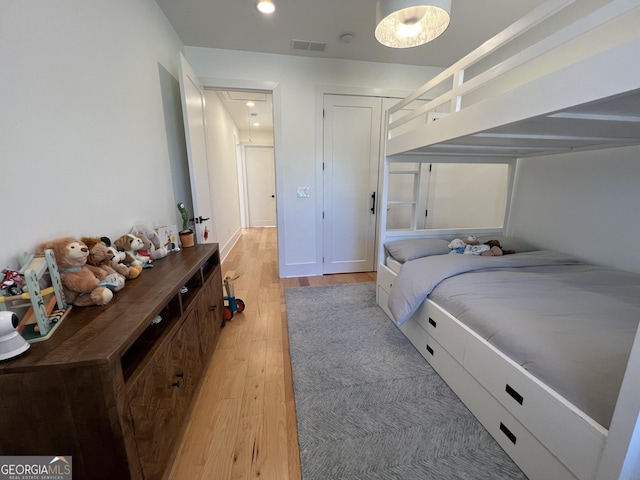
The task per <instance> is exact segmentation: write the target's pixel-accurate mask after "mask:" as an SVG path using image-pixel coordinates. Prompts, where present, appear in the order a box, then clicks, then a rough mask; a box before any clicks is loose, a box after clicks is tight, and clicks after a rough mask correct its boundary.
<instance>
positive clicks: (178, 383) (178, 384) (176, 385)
mask: <svg viewBox="0 0 640 480" xmlns="http://www.w3.org/2000/svg"><path fill="white" fill-rule="evenodd" d="M171 386H172V387H176V388H180V380H177V381H175V382H173V383H172V384H171Z"/></svg>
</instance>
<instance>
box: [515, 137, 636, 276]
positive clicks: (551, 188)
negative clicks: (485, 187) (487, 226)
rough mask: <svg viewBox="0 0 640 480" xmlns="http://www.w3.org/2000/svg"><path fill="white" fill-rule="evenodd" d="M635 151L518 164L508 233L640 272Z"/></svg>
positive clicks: (537, 160) (597, 261)
mask: <svg viewBox="0 0 640 480" xmlns="http://www.w3.org/2000/svg"><path fill="white" fill-rule="evenodd" d="M639 158H640V147H638V146H634V147H625V148H617V149H611V150H595V151H589V152H575V153H570V154H564V155H557V156H550V157H538V158H527V159H520V160H518V163H517V167H516V178H515V188H514V191H513V202H512V204H513V209H512V211H511V218H510V227H509V231H510V233H511V234H513V235H514V236H517V237H522V238H527V239H530V240H531V242H533V243H534V244H535V245H537V246H539V247H541V248H550V249H554V250H560V251H563V252H566V253H570V254H574V255H577V256H579V257H582V258H586V259H589V260H591V261H593V262H596V263H599V264H602V265H608V266H611V267H615V268H620V269H622V270H627V271H631V272H636V273H640V249H638V248H635V241H636V240H637V239H638V238H640V210H639V209H640V161H639Z"/></svg>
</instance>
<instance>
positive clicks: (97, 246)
mask: <svg viewBox="0 0 640 480" xmlns="http://www.w3.org/2000/svg"><path fill="white" fill-rule="evenodd" d="M82 242H83V243H84V244H85V245H86V246H87V248H88V249H89V256H88V257H87V267H89V268H90V269H91V270H92V271H93V272H94V273H95V274H96V276H99V275H100V272H105V273H106V274H107V275H115V278H116V284H115V286H114V287H113V291H114V292H117V291H119V290H122V289H123V288H124V282H125V276H124V275H122V274H120V273H118V272H116V270H115V269H114V268H113V267H112V266H111V260H112V259H113V257H114V254H113V252H112V251H111V250H109V247H107V245H106V244H105V243H104V242H103V241H102V240H100V239H99V238H98V237H82Z"/></svg>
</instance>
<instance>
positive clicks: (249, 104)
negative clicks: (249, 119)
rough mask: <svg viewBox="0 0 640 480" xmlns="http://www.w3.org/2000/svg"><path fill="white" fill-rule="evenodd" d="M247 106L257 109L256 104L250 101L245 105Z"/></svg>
mask: <svg viewBox="0 0 640 480" xmlns="http://www.w3.org/2000/svg"><path fill="white" fill-rule="evenodd" d="M245 105H246V106H247V107H255V106H256V104H255V103H253V102H252V101H251V100H249V101H248V102H247V103H245Z"/></svg>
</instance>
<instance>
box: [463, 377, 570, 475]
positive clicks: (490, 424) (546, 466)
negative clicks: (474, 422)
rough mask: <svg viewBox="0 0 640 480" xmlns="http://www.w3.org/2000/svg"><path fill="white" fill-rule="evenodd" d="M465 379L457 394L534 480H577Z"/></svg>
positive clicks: (519, 424) (518, 424)
mask: <svg viewBox="0 0 640 480" xmlns="http://www.w3.org/2000/svg"><path fill="white" fill-rule="evenodd" d="M463 379H464V381H463V388H462V389H460V390H457V391H456V390H455V389H454V391H455V392H456V394H457V395H458V397H460V399H461V400H462V401H463V402H464V403H465V405H467V407H468V408H469V410H470V411H471V413H473V415H474V416H475V417H476V418H477V419H478V421H479V422H480V423H482V425H483V426H484V427H485V428H486V429H487V431H488V432H489V433H490V434H491V436H492V437H493V438H495V440H496V441H497V442H498V444H499V445H500V446H501V447H502V448H503V449H504V451H505V452H507V454H508V455H509V456H510V457H511V458H512V459H513V460H514V462H516V464H517V465H518V466H519V467H520V469H521V470H522V471H523V472H524V473H525V475H527V476H528V477H529V478H530V479H531V480H549V479H553V480H566V479H568V480H576V477H575V476H574V475H573V474H572V473H571V472H570V471H569V470H568V469H567V468H566V467H565V466H564V465H563V464H562V463H561V462H560V461H559V460H558V459H557V458H556V457H555V456H554V455H553V454H552V453H551V452H550V451H549V450H547V448H545V446H544V445H543V444H542V443H541V442H540V441H539V440H538V439H536V437H535V436H534V435H532V434H531V432H529V430H527V429H526V428H525V427H524V426H523V425H522V424H521V423H520V422H518V420H516V418H515V417H514V416H513V415H511V414H510V413H509V412H508V411H507V410H506V409H505V408H504V407H503V406H502V405H500V404H499V403H498V402H496V400H495V398H494V397H493V396H492V395H490V394H489V393H488V392H487V391H486V390H485V389H484V388H483V387H482V385H480V384H479V383H478V382H477V381H476V380H475V379H474V378H473V377H472V376H471V375H469V374H468V373H467V372H466V371H465V372H464V373H463Z"/></svg>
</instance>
